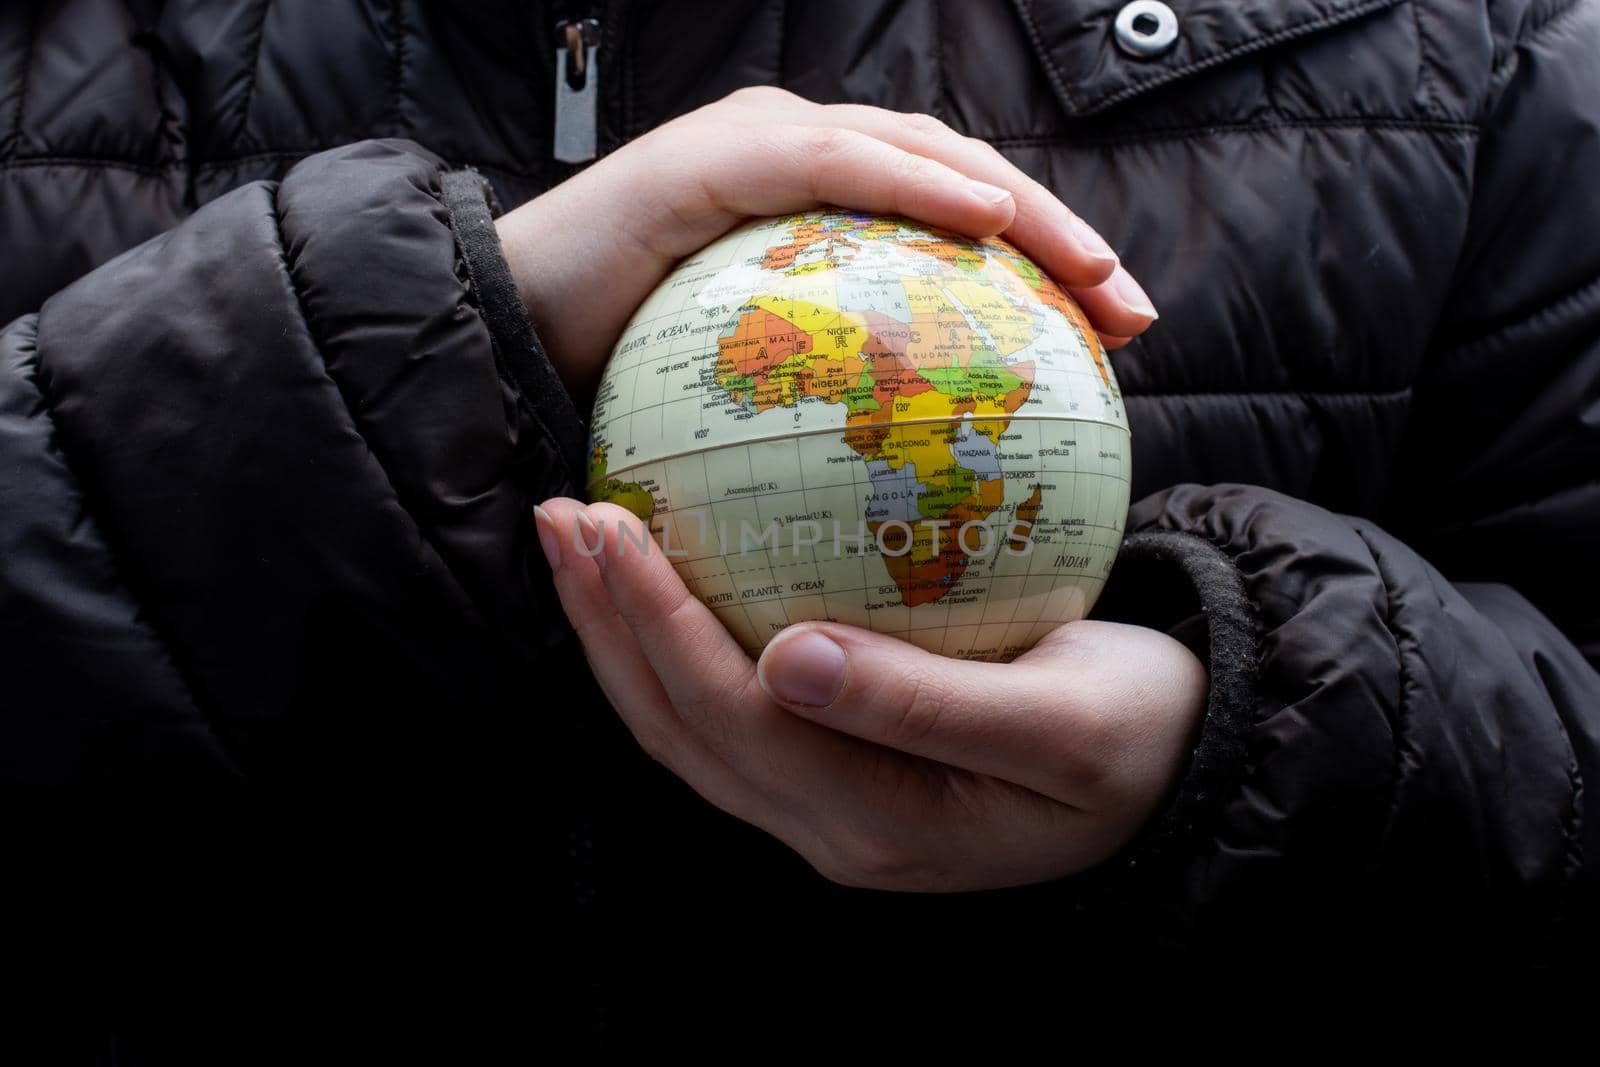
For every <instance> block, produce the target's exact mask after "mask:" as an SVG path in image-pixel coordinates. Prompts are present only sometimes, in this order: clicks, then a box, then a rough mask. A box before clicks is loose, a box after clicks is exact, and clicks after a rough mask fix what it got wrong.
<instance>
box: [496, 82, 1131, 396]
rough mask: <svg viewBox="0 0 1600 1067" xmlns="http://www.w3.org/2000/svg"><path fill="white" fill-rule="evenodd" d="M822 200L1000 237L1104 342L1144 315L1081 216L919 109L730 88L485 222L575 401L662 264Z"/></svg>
mask: <svg viewBox="0 0 1600 1067" xmlns="http://www.w3.org/2000/svg"><path fill="white" fill-rule="evenodd" d="M823 204H832V205H836V206H838V207H843V208H850V209H854V210H857V211H865V212H873V213H879V214H886V215H904V216H906V217H908V218H913V219H917V220H919V221H921V222H925V223H928V224H930V225H933V226H937V227H941V228H943V229H947V230H952V231H954V232H956V233H961V234H965V235H967V236H969V237H987V236H991V235H994V234H1000V235H1002V236H1004V237H1005V238H1006V239H1007V240H1009V241H1010V242H1011V243H1012V244H1014V245H1016V246H1017V247H1018V248H1020V249H1021V250H1022V251H1023V252H1025V253H1027V254H1028V255H1029V256H1031V257H1032V258H1033V259H1034V260H1035V261H1036V262H1037V263H1038V264H1039V265H1040V266H1041V267H1043V268H1044V269H1045V271H1046V272H1047V273H1049V274H1050V276H1051V277H1053V278H1054V279H1055V280H1056V281H1057V282H1059V283H1060V284H1061V285H1062V286H1064V287H1065V288H1067V289H1068V290H1069V291H1070V292H1071V293H1072V294H1073V296H1074V298H1075V299H1076V300H1077V301H1078V303H1079V304H1080V305H1082V307H1083V310H1084V312H1085V313H1086V314H1087V315H1088V316H1089V320H1090V321H1091V322H1093V323H1094V326H1095V329H1096V330H1098V331H1099V333H1100V335H1101V337H1102V338H1103V339H1104V340H1105V343H1106V344H1107V346H1108V347H1112V348H1115V347H1118V346H1120V345H1122V344H1126V343H1127V341H1128V339H1129V338H1131V337H1133V336H1134V335H1136V334H1139V333H1142V332H1143V331H1144V330H1145V329H1146V328H1147V327H1148V326H1149V325H1150V323H1151V322H1152V321H1154V319H1155V317H1156V312H1155V308H1154V307H1153V306H1152V305H1151V303H1150V298H1149V297H1148V296H1146V295H1145V293H1144V290H1143V289H1141V288H1140V287H1139V285H1138V283H1137V282H1135V281H1134V280H1133V278H1132V276H1131V275H1129V274H1128V272H1127V270H1126V269H1125V268H1123V267H1122V266H1120V265H1119V264H1118V262H1117V258H1116V254H1115V253H1114V252H1112V250H1111V248H1110V247H1109V246H1108V245H1107V244H1106V242H1105V241H1104V240H1103V239H1101V237H1100V236H1099V235H1098V234H1097V233H1095V231H1094V230H1093V229H1091V228H1090V227H1089V225H1088V224H1087V223H1085V222H1084V221H1083V220H1082V219H1080V218H1078V217H1077V216H1076V215H1074V214H1073V213H1072V212H1071V211H1070V210H1068V209H1067V207H1066V205H1064V204H1062V203H1061V201H1059V200H1057V199H1056V198H1055V197H1054V196H1053V195H1051V193H1050V192H1049V191H1048V190H1047V189H1045V188H1044V187H1043V186H1042V185H1040V184H1039V183H1038V182H1035V181H1034V180H1033V179H1031V178H1029V177H1028V176H1027V175H1025V174H1023V173H1022V172H1021V171H1020V170H1018V169H1017V168H1016V167H1015V166H1013V165H1012V164H1011V163H1009V162H1007V161H1006V159H1005V157H1003V156H1001V155H1000V153H999V152H997V151H995V150H994V149H993V148H992V147H990V146H989V145H987V144H985V143H984V142H982V141H979V140H975V139H973V138H970V137H963V136H962V135H960V134H958V133H956V132H955V131H954V130H952V129H950V128H949V127H948V126H946V125H944V123H942V122H940V121H938V120H937V119H934V118H930V117H929V116H927V115H906V114H900V113H898V112H894V111H885V110H882V109H881V108H875V107H862V106H858V105H853V104H836V105H829V106H823V105H820V104H813V103H810V102H809V101H806V100H804V99H802V98H800V97H798V96H795V95H794V94H793V93H788V92H785V91H783V90H781V89H774V88H766V87H761V88H753V89H741V90H740V91H738V92H736V93H733V94H732V95H731V96H728V97H726V98H724V99H722V100H719V101H717V102H716V103H714V104H709V105H707V106H706V107H703V108H700V109H699V110H698V111H694V112H691V113H689V114H687V115H684V116H683V117H682V118H679V119H675V120H674V121H672V122H669V123H667V124H665V125H663V126H661V127H659V128H657V129H656V130H653V131H652V132H650V133H648V134H646V135H645V136H643V137H641V138H639V139H638V140H637V141H634V142H632V143H631V144H629V145H627V146H625V147H623V148H621V149H619V150H617V151H616V152H614V153H612V154H611V155H609V156H607V157H606V158H604V159H602V160H600V161H599V162H598V163H596V164H594V165H593V166H591V167H589V168H588V169H587V170H584V171H583V172H582V173H580V174H578V175H576V176H574V177H573V178H571V179H570V180H568V181H566V182H564V183H562V184H561V185H558V186H556V187H555V188H554V189H551V190H550V191H549V192H547V193H545V194H544V195H543V196H540V197H538V198H536V199H534V200H531V201H529V202H528V203H526V204H524V205H523V206H521V207H519V208H517V209H516V210H515V211H512V212H509V213H507V214H506V215H504V216H502V217H501V218H500V219H499V221H498V223H497V224H496V225H497V227H498V229H499V233H500V239H501V242H502V243H503V245H504V246H505V251H506V258H507V261H508V262H509V263H510V266H511V272H512V274H513V276H514V277H515V278H516V280H517V287H518V289H519V290H520V291H521V294H522V299H523V301H524V302H525V303H526V304H527V305H528V310H529V313H530V314H531V315H532V317H533V320H534V322H535V323H536V324H537V325H538V329H539V334H540V337H541V338H542V339H543V341H544V343H545V347H546V349H547V350H548V352H549V354H550V358H551V361H552V362H553V363H554V364H555V367H556V370H557V372H558V373H560V375H561V377H562V380H563V381H564V382H565V384H566V386H567V388H568V390H569V391H570V392H571V393H572V394H573V396H574V397H575V398H576V399H578V400H579V402H580V404H581V403H583V402H586V401H587V399H588V398H589V397H590V396H591V395H592V394H593V390H594V387H595V384H596V382H597V381H598V379H599V376H600V372H601V370H602V369H603V367H604V366H605V361H606V358H607V356H608V355H609V354H610V350H611V346H612V345H613V344H614V343H615V342H616V339H617V338H618V337H619V336H620V335H621V333H622V331H623V329H624V327H626V326H627V323H628V319H629V317H630V316H631V315H632V314H633V312H634V310H635V309H636V308H637V307H638V306H639V305H640V304H641V303H643V302H644V299H645V297H646V296H648V295H649V294H650V290H652V289H653V288H655V286H656V285H657V284H658V283H659V282H660V281H661V279H662V278H663V277H665V276H666V274H667V272H668V271H669V270H671V268H672V266H673V264H675V263H676V262H677V261H678V260H680V259H682V258H683V257H684V256H687V255H689V254H690V253H692V252H696V251H698V250H699V249H701V248H703V247H704V246H705V245H707V244H709V243H710V242H711V241H713V240H715V239H716V238H717V237H720V236H721V235H722V234H724V233H726V232H727V231H728V230H730V229H732V228H733V227H734V226H736V225H737V224H738V223H739V222H740V221H742V220H743V219H745V218H750V217H756V216H764V215H783V214H788V213H790V212H795V211H804V210H807V209H810V208H813V207H817V206H819V205H823Z"/></svg>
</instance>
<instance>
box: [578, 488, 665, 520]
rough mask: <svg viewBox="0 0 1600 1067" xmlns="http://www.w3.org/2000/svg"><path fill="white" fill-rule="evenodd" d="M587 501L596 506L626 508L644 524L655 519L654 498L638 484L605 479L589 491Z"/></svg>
mask: <svg viewBox="0 0 1600 1067" xmlns="http://www.w3.org/2000/svg"><path fill="white" fill-rule="evenodd" d="M589 499H590V500H591V501H593V502H594V503H596V504H600V503H605V504H615V505H617V506H618V507H622V508H627V509H628V510H629V511H631V512H633V513H634V514H635V515H637V516H639V519H640V521H642V522H645V523H649V521H650V520H651V519H653V518H655V514H656V498H655V497H653V496H651V495H650V492H649V490H647V489H646V488H645V487H644V486H642V485H640V484H639V483H638V482H624V481H619V480H618V479H616V478H607V479H606V480H605V481H603V482H601V483H600V484H598V485H596V486H594V487H593V488H591V489H590V490H589Z"/></svg>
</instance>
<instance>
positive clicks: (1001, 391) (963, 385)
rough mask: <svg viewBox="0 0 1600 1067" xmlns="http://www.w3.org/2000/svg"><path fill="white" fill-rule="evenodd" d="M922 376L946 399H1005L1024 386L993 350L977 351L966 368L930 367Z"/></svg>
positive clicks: (980, 349) (975, 350)
mask: <svg viewBox="0 0 1600 1067" xmlns="http://www.w3.org/2000/svg"><path fill="white" fill-rule="evenodd" d="M922 376H923V377H924V378H926V379H928V381H929V382H931V383H932V384H933V387H934V388H935V389H937V390H939V392H941V393H944V394H945V395H946V396H1004V395H1005V394H1007V393H1009V392H1012V391H1013V390H1015V389H1018V388H1020V387H1021V386H1022V385H1023V384H1024V383H1023V380H1022V378H1021V376H1020V375H1018V374H1017V373H1016V372H1015V371H1013V370H1012V369H1011V368H1010V367H1007V366H1006V365H1005V364H1004V363H1001V362H1000V357H999V356H997V355H996V354H995V352H994V350H993V349H990V348H974V349H973V350H972V357H971V358H970V359H968V361H967V365H966V366H965V367H927V368H924V369H923V371H922Z"/></svg>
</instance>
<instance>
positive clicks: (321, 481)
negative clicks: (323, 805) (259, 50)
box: [0, 141, 582, 780]
mask: <svg viewBox="0 0 1600 1067" xmlns="http://www.w3.org/2000/svg"><path fill="white" fill-rule="evenodd" d="M485 197H486V193H485V187H484V185H483V183H482V182H481V181H480V180H479V179H478V178H477V176H476V175H474V174H472V173H470V172H457V173H449V172H446V170H445V168H444V167H443V166H442V164H441V162H440V161H439V160H438V159H437V158H436V157H434V156H432V155H430V154H428V153H427V152H425V151H422V150H421V149H418V148H416V147H415V146H413V145H410V144H408V143H404V142H381V141H369V142H362V143H358V144H354V145H351V146H347V147H344V148H340V149H337V150H334V151H330V152H325V153H322V154H320V155H316V156H312V157H310V158H308V159H307V160H305V161H304V162H302V163H300V164H299V165H298V166H296V167H295V168H294V169H293V170H292V171H291V172H290V173H289V174H288V175H287V176H286V177H285V179H284V180H283V181H282V183H281V184H271V183H257V184H253V185H249V186H245V187H243V188H241V189H239V190H237V191H235V192H233V193H231V194H228V195H227V196H224V197H222V198H220V199H218V200H216V201H214V202H213V203H211V204H209V205H207V206H205V207H204V208H202V209H201V210H199V211H198V212H197V213H195V214H194V215H193V216H191V217H190V218H189V219H187V220H186V221H184V222H183V223H181V224H180V225H178V226H176V227H175V228H174V229H172V230H169V231H168V232H166V233H164V234H162V235H160V236H158V237H156V238H154V239H152V240H150V241H147V242H146V243H144V244H142V245H140V246H138V247H136V248H134V249H132V250H131V251H129V252H127V253H125V254H124V255H122V256H120V257H119V258H117V259H115V260H113V261H111V262H109V263H107V264H105V265H103V266H101V267H100V268H98V269H96V270H94V271H93V272H91V273H89V274H87V275H86V276H84V277H83V278H81V279H79V280H78V281H77V282H75V283H73V284H72V285H70V286H69V287H68V288H66V289H64V290H62V291H61V292H59V293H57V294H56V295H55V296H53V297H51V298H50V299H49V300H48V301H46V302H45V304H44V306H43V307H42V309H41V310H40V311H39V312H38V313H37V314H33V315H28V316H25V317H23V318H21V319H19V320H17V321H15V322H13V323H12V324H11V325H10V326H9V327H7V328H6V329H5V331H4V333H3V335H0V502H3V503H0V627H3V628H4V630H5V634H4V639H3V641H0V676H4V677H5V678H6V679H7V682H6V686H5V689H6V692H5V696H4V698H3V710H0V777H4V778H7V779H44V780H63V779H65V780H83V779H104V778H130V777H131V778H140V779H143V778H152V777H159V778H162V779H164V780H170V779H172V778H173V777H174V776H178V777H185V778H187V777H193V776H196V775H198V776H205V775H238V774H241V773H244V774H252V773H254V774H266V775H269V776H273V775H281V776H285V777H290V778H299V777H304V776H314V775H317V774H318V773H320V772H322V771H325V770H328V769H331V768H341V767H342V768H344V769H346V770H348V768H349V767H350V766H352V764H351V762H350V761H351V760H358V761H359V764H360V765H361V766H362V767H364V768H367V769H369V770H372V771H374V772H377V773H382V772H383V771H384V770H385V769H388V768H398V767H400V766H403V765H404V764H405V762H406V761H405V760H402V759H400V758H399V754H400V753H401V752H402V751H410V752H414V751H415V749H414V748H413V747H411V746H415V745H418V744H424V745H429V746H432V749H433V752H434V753H435V754H436V755H437V758H438V759H439V760H447V759H451V758H457V757H459V758H468V757H467V754H466V753H464V752H458V751H455V748H454V746H457V745H460V744H466V743H467V742H466V741H463V740H461V739H468V738H476V739H477V741H478V743H480V744H482V746H483V747H484V748H492V747H493V746H492V744H490V743H489V742H487V741H485V740H484V739H485V738H486V737H488V736H489V734H488V733H487V732H486V731H487V730H488V726H489V723H490V721H491V720H490V718H489V717H490V716H491V715H493V714H495V713H496V712H497V711H499V710H501V709H495V708H494V707H493V706H492V705H493V695H494V694H495V693H496V692H497V691H500V686H501V684H502V683H504V682H505V678H504V677H503V674H502V675H501V676H498V677H497V674H496V672H503V671H504V670H505V669H506V668H505V667H504V664H505V663H506V662H508V661H509V660H510V659H514V658H515V657H508V656H506V655H505V653H506V652H507V651H508V649H510V648H511V647H512V646H522V647H525V646H527V645H529V644H533V645H538V644H539V643H540V641H541V640H542V633H541V631H540V630H539V629H538V620H539V619H540V618H541V617H543V612H542V610H541V609H542V607H544V606H546V605H547V601H546V599H545V598H548V597H549V596H550V592H549V590H548V588H547V587H546V585H545V584H544V579H543V578H541V577H540V576H538V575H537V574H535V573H530V571H529V569H528V568H527V567H526V566H525V563H526V561H527V560H530V559H533V560H537V559H538V558H539V556H538V553H537V552H530V551H529V547H530V545H531V544H532V542H531V540H530V539H531V537H532V529H531V526H530V523H529V521H528V520H529V516H528V506H527V505H528V504H529V502H530V500H531V499H539V498H541V497H543V496H545V495H549V494H553V493H560V492H571V491H572V488H573V486H574V484H575V480H574V478H573V474H572V472H573V471H574V470H576V469H577V467H576V464H577V463H578V461H579V456H580V452H581V434H582V427H581V423H580V421H579V419H578V417H577V415H576V413H575V412H574V410H573V408H572V405H571V403H570V401H569V400H568V399H567V397H566V394H565V393H564V392H563V391H562V389H561V387H560V385H559V383H558V381H557V380H556V378H555V375H554V373H553V371H552V370H551V368H550V366H549V364H548V362H547V361H546V360H545V358H544V356H543V353H542V351H541V350H540V348H539V345H538V341H537V339H536V338H535V337H534V335H533V332H532V330H531V328H530V326H529V324H528V322H527V319H526V317H525V313H524V311H523V309H522V305H521V303H520V301H519V300H518V299H517V296H516V292H515V288H514V287H513V286H512V284H511V280H510V276H509V272H508V270H507V267H506V264H505V262H504V260H503V258H502V257H501V254H500V251H499V247H498V242H497V240H496V239H495V233H494V228H493V225H492V223H491V221H490V211H489V206H488V205H487V203H486V199H485ZM524 658H525V657H524ZM444 716H450V717H451V726H450V729H449V730H441V729H439V724H440V722H441V720H442V718H443V717H444ZM430 758H433V757H432V756H431V755H430Z"/></svg>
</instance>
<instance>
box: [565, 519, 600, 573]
mask: <svg viewBox="0 0 1600 1067" xmlns="http://www.w3.org/2000/svg"><path fill="white" fill-rule="evenodd" d="M572 538H573V541H574V542H576V543H578V551H579V552H581V553H583V554H584V555H585V556H588V557H589V558H590V559H592V560H594V563H595V566H597V567H601V568H604V567H605V565H606V545H605V541H604V539H603V538H602V537H601V536H600V529H599V527H597V526H595V524H594V520H593V519H591V518H589V515H588V513H587V512H584V511H580V512H578V521H577V523H576V525H575V527H574V529H573V534H572Z"/></svg>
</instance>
